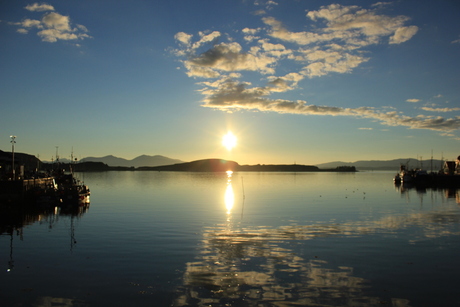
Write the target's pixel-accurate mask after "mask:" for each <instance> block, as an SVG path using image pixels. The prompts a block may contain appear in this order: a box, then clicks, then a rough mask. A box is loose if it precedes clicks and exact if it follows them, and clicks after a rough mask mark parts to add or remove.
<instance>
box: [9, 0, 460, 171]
mask: <svg viewBox="0 0 460 307" xmlns="http://www.w3.org/2000/svg"><path fill="white" fill-rule="evenodd" d="M459 15H460V2H459V1H456V0H440V1H419V0H396V1H388V2H386V1H385V2H377V1H376V2H374V1H325V0H308V1H307V0H275V1H271V0H269V1H266V0H226V1H217V0H194V1H190V0H174V1H170V0H156V1H146V0H130V1H109V0H98V1H94V0H79V1H72V0H67V1H63V0H59V1H57V0H56V1H45V2H33V1H21V0H3V1H1V2H0V39H1V44H0V109H1V112H0V150H3V151H11V150H12V146H11V145H12V144H11V138H10V136H11V135H15V136H16V139H15V141H16V143H15V151H16V152H24V153H29V154H32V155H36V156H38V157H39V158H40V159H41V160H44V161H50V160H51V159H55V158H56V155H57V156H59V157H60V158H61V159H62V158H70V157H71V155H72V154H73V156H74V157H76V158H77V159H82V158H84V157H88V156H92V157H103V156H106V155H114V156H117V157H121V158H125V159H133V158H135V157H137V156H140V155H152V156H153V155H163V156H167V157H170V158H174V159H180V160H182V161H193V160H199V159H206V158H222V159H230V160H233V161H236V162H238V163H240V164H259V163H260V164H294V163H297V164H307V165H315V164H320V163H325V162H331V161H344V162H353V161H358V160H391V159H397V158H409V157H410V158H420V157H421V158H422V159H429V158H430V157H431V156H432V155H433V157H434V158H435V159H441V158H444V159H449V160H452V159H455V158H456V157H457V156H458V155H460V146H459V145H460V130H459V129H460V74H459V73H460V18H458V16H459ZM228 131H231V132H232V133H233V134H234V135H235V136H236V138H237V143H236V146H235V147H233V148H232V149H231V150H229V149H228V148H227V147H225V146H223V145H222V138H223V136H224V135H226V134H227V133H228Z"/></svg>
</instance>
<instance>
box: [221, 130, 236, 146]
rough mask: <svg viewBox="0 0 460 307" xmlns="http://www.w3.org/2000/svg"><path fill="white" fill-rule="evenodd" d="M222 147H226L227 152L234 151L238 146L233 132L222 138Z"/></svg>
mask: <svg viewBox="0 0 460 307" xmlns="http://www.w3.org/2000/svg"><path fill="white" fill-rule="evenodd" d="M222 145H224V146H225V147H226V148H227V150H232V148H233V147H235V146H236V136H235V135H233V133H232V132H231V131H229V132H227V134H226V135H224V137H223V138H222Z"/></svg>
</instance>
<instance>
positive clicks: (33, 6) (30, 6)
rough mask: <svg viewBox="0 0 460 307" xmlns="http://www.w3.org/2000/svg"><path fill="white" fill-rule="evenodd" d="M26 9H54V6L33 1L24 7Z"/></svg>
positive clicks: (35, 10)
mask: <svg viewBox="0 0 460 307" xmlns="http://www.w3.org/2000/svg"><path fill="white" fill-rule="evenodd" d="M25 9H26V10H28V11H31V12H43V11H54V7H53V6H52V5H50V4H46V3H42V4H38V3H34V4H29V5H27V6H26V7H25Z"/></svg>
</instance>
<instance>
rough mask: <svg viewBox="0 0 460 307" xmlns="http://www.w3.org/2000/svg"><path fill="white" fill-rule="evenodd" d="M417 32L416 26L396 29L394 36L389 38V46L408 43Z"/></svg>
mask: <svg viewBox="0 0 460 307" xmlns="http://www.w3.org/2000/svg"><path fill="white" fill-rule="evenodd" d="M417 31H418V27H416V26H410V27H401V28H398V29H397V30H396V32H395V34H394V35H393V36H392V37H390V44H401V43H403V42H405V41H408V40H409V39H411V38H412V36H414V35H415V33H417Z"/></svg>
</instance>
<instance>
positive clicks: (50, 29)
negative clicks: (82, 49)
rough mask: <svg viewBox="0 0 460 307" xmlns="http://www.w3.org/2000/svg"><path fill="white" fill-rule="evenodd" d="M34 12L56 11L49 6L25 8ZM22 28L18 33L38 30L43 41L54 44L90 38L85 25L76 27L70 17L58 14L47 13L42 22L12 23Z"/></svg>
mask: <svg viewBox="0 0 460 307" xmlns="http://www.w3.org/2000/svg"><path fill="white" fill-rule="evenodd" d="M25 8H26V9H27V10H29V11H32V12H42V11H54V7H52V6H51V5H47V4H38V3H34V4H32V5H28V6H26V7H25ZM11 24H13V25H17V26H20V27H21V28H19V29H18V30H17V32H19V33H21V34H27V33H29V32H30V30H31V29H37V30H38V32H37V35H38V36H39V37H41V38H42V41H44V42H49V43H54V42H57V41H58V40H78V39H85V38H90V37H91V36H89V35H88V34H87V32H88V29H87V28H86V27H85V26H84V25H80V24H77V25H75V26H74V27H73V26H72V24H71V22H70V18H69V16H64V15H61V14H59V13H56V12H49V13H45V14H44V15H43V16H42V18H41V20H37V19H29V18H26V19H24V20H23V21H21V22H15V23H11Z"/></svg>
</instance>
